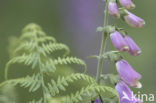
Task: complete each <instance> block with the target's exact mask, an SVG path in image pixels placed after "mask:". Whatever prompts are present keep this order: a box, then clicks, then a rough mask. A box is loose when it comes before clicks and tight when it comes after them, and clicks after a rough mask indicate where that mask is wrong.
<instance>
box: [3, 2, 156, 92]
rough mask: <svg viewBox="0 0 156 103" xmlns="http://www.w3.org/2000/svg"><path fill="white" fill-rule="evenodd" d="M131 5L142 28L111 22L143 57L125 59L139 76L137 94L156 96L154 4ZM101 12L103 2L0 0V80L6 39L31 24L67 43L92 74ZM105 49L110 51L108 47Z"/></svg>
mask: <svg viewBox="0 0 156 103" xmlns="http://www.w3.org/2000/svg"><path fill="white" fill-rule="evenodd" d="M134 2H135V3H136V5H137V6H136V9H135V10H132V12H133V13H135V14H136V15H138V16H140V17H142V18H143V19H144V20H145V21H146V26H145V27H144V28H142V29H135V28H131V27H129V26H127V24H125V23H124V22H123V21H121V20H116V21H114V20H110V21H111V23H112V22H115V23H116V24H118V25H119V26H120V27H123V28H125V29H126V30H127V31H128V33H129V34H130V35H131V37H132V38H133V39H134V40H135V41H136V42H137V44H138V45H139V46H140V47H141V49H142V55H140V56H138V57H132V56H129V55H128V54H125V55H124V56H125V58H126V60H127V61H129V63H130V64H131V65H132V66H133V67H134V68H135V69H136V70H137V71H138V72H139V73H141V74H142V80H141V82H142V84H143V88H142V89H140V90H139V91H141V93H146V94H155V95H156V80H155V78H156V56H155V53H156V46H155V44H156V11H155V6H156V1H155V0H141V1H140V0H135V1H134ZM103 9H104V4H103V2H102V0H0V81H1V82H2V81H3V80H4V78H3V77H4V75H3V74H4V67H5V64H6V63H7V61H8V60H9V55H8V52H7V48H8V44H9V42H8V40H9V37H11V36H20V34H21V30H22V28H23V27H24V26H25V25H27V24H28V23H31V22H34V23H37V24H39V25H40V26H41V27H42V28H43V30H44V31H45V32H46V33H47V34H48V35H52V36H54V37H55V38H56V39H57V40H58V41H59V42H63V43H65V44H67V45H68V46H69V47H70V48H71V51H72V54H73V55H76V56H78V57H80V58H82V59H84V60H85V61H86V62H87V65H88V73H90V74H91V75H95V71H96V64H97V61H96V60H92V59H89V58H87V57H88V56H90V55H93V54H97V53H98V50H99V45H100V37H101V35H100V34H97V33H96V27H97V26H101V25H102V23H103V19H102V18H103ZM107 48H108V49H110V48H112V46H111V44H108V47H107ZM111 65H112V64H111ZM108 67H110V68H111V69H110V68H108ZM104 69H105V70H104V72H105V73H106V72H111V71H115V70H114V66H110V63H109V62H106V63H105V66H104ZM17 73H18V71H17Z"/></svg>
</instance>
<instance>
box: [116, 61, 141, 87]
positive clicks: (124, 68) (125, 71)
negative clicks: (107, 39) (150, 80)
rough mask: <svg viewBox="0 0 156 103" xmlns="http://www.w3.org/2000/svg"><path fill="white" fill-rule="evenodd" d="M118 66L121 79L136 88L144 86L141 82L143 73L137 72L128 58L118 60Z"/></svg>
mask: <svg viewBox="0 0 156 103" xmlns="http://www.w3.org/2000/svg"><path fill="white" fill-rule="evenodd" d="M116 68H117V71H118V74H119V76H120V78H121V80H123V81H124V82H125V83H127V84H128V85H129V86H132V87H136V88H141V87H142V85H141V83H140V82H139V80H140V79H141V75H140V74H139V73H137V72H136V71H135V70H134V69H133V68H132V67H131V65H129V64H128V62H127V61H126V60H123V59H121V60H119V61H117V62H116Z"/></svg>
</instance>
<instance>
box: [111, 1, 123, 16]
mask: <svg viewBox="0 0 156 103" xmlns="http://www.w3.org/2000/svg"><path fill="white" fill-rule="evenodd" d="M108 8H109V14H110V15H112V16H114V17H115V18H120V11H119V9H118V5H117V3H116V0H110V1H109V5H108Z"/></svg>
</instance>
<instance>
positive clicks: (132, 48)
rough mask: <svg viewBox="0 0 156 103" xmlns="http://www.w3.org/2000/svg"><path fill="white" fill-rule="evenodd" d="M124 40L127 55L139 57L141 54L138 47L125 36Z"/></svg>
mask: <svg viewBox="0 0 156 103" xmlns="http://www.w3.org/2000/svg"><path fill="white" fill-rule="evenodd" d="M125 40H126V42H127V44H128V46H129V51H128V52H129V53H130V54H131V55H133V56H137V55H140V54H141V49H140V48H139V46H138V45H137V44H136V43H135V42H134V40H133V39H132V38H131V37H130V36H128V35H126V36H125Z"/></svg>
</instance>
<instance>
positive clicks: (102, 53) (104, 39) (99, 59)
mask: <svg viewBox="0 0 156 103" xmlns="http://www.w3.org/2000/svg"><path fill="white" fill-rule="evenodd" d="M105 3H106V5H105V17H104V27H106V26H107V25H108V20H109V13H108V1H107V0H105ZM106 40H107V32H106V31H105V29H104V31H103V32H102V43H101V49H100V54H99V58H98V66H97V75H96V81H97V83H100V76H101V73H102V68H103V61H104V58H103V57H102V56H103V55H104V53H105V46H106Z"/></svg>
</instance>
